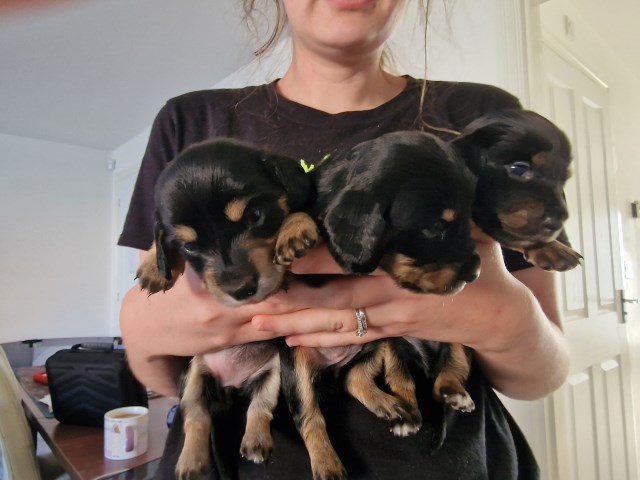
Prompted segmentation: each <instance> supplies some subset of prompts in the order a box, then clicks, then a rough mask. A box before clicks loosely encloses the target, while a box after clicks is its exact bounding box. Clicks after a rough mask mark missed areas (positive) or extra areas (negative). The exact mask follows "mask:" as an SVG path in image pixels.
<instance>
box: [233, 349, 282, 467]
mask: <svg viewBox="0 0 640 480" xmlns="http://www.w3.org/2000/svg"><path fill="white" fill-rule="evenodd" d="M279 393H280V358H279V356H278V355H277V354H275V355H274V356H273V358H272V359H271V361H270V362H269V366H268V367H267V373H266V375H265V377H264V378H263V379H261V380H260V384H259V385H258V386H257V388H256V389H255V390H254V391H253V392H252V396H251V403H250V404H249V409H248V410H247V426H246V430H245V432H244V436H243V437H242V444H241V445H240V454H241V455H242V456H243V457H244V458H246V459H247V460H250V461H252V462H254V463H263V462H264V461H265V460H267V459H268V458H269V455H270V454H271V452H272V451H273V438H272V437H271V420H272V419H273V411H274V410H275V408H276V405H277V404H278V395H279Z"/></svg>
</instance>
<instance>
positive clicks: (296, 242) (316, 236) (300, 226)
mask: <svg viewBox="0 0 640 480" xmlns="http://www.w3.org/2000/svg"><path fill="white" fill-rule="evenodd" d="M319 240H320V233H319V232H318V227H317V226H316V224H315V222H314V221H313V220H312V219H311V217H309V215H307V214H306V213H303V212H298V213H294V214H292V215H289V216H288V217H287V219H286V220H285V222H284V224H283V225H282V227H281V228H280V231H279V232H278V239H277V241H276V249H275V258H274V262H275V263H277V264H279V265H285V266H288V265H291V264H292V263H293V261H294V260H295V259H296V258H301V257H303V256H304V255H305V254H306V253H307V252H308V251H309V250H311V249H312V248H313V247H315V246H316V244H317V243H318V241H319Z"/></svg>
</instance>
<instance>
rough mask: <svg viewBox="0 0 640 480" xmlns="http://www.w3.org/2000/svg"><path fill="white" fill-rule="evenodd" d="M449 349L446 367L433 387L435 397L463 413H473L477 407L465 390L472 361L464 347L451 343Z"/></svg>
mask: <svg viewBox="0 0 640 480" xmlns="http://www.w3.org/2000/svg"><path fill="white" fill-rule="evenodd" d="M443 347H448V352H446V353H447V354H445V359H444V365H443V368H442V370H441V371H440V373H439V374H438V376H437V377H436V381H435V383H434V385H433V396H434V397H435V398H436V399H437V400H440V401H441V402H443V403H445V404H446V405H449V406H451V407H452V408H454V409H455V410H460V411H461V412H472V411H473V410H475V408H476V406H475V404H474V403H473V400H472V399H471V396H469V393H468V392H467V390H466V388H465V386H464V385H465V383H466V381H467V378H468V377H469V371H470V369H471V363H470V359H469V357H468V356H467V351H466V349H465V347H464V345H462V344H460V343H451V344H447V345H443Z"/></svg>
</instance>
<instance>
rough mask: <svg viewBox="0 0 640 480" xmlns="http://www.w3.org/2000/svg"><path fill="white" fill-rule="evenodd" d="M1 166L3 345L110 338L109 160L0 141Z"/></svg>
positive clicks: (36, 143)
mask: <svg viewBox="0 0 640 480" xmlns="http://www.w3.org/2000/svg"><path fill="white" fill-rule="evenodd" d="M0 166H1V167H0V168H1V172H2V173H1V174H0V191H1V192H2V198H3V200H2V202H0V219H2V220H1V221H2V230H1V231H0V251H2V275H0V292H1V293H0V296H1V299H2V300H1V301H0V343H2V342H9V341H14V340H24V339H29V338H56V337H79V336H102V335H110V334H111V332H110V326H109V322H108V318H109V314H110V308H111V302H110V297H111V283H110V272H111V255H110V252H111V247H110V245H111V244H112V242H113V237H112V231H111V175H112V174H111V172H109V171H107V168H106V154H105V153H104V152H102V151H99V150H93V149H88V148H81V147H76V146H71V145H63V144H58V143H51V142H45V141H40V140H33V139H29V138H22V137H15V136H10V135H5V134H0Z"/></svg>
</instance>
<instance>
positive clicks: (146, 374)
mask: <svg viewBox="0 0 640 480" xmlns="http://www.w3.org/2000/svg"><path fill="white" fill-rule="evenodd" d="M144 295H145V294H144V292H141V291H140V289H139V288H138V287H134V288H132V289H131V290H130V291H129V292H128V293H127V294H126V295H125V297H124V299H123V302H122V310H121V313H120V330H121V332H122V337H123V339H124V343H125V346H126V348H127V361H128V362H129V365H130V367H131V370H132V371H133V373H134V375H135V376H136V378H138V380H140V381H141V382H142V383H143V384H144V385H145V386H146V387H147V388H150V389H151V390H153V391H155V392H158V393H160V394H161V395H165V396H175V395H177V394H178V377H179V374H180V368H181V366H182V363H183V360H182V359H181V357H175V356H170V355H164V356H163V355H156V354H154V352H152V351H151V350H150V349H149V348H148V347H149V346H150V345H152V342H149V341H148V339H149V332H148V330H147V325H146V323H145V322H144V321H142V320H141V318H140V317H139V316H138V313H139V312H140V309H139V307H140V305H141V303H142V302H144V301H145V299H144V298H143V297H144Z"/></svg>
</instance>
